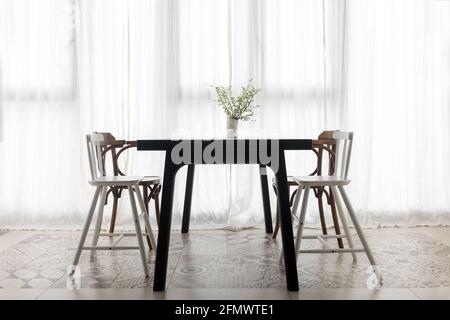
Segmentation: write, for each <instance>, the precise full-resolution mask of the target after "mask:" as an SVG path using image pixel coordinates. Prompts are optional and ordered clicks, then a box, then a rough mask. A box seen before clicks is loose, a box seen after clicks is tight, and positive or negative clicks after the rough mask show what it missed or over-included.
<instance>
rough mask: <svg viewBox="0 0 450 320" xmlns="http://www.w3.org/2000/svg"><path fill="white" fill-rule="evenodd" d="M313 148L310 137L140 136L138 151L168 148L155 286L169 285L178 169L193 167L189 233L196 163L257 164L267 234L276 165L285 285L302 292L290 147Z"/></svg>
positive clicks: (185, 227)
mask: <svg viewBox="0 0 450 320" xmlns="http://www.w3.org/2000/svg"><path fill="white" fill-rule="evenodd" d="M311 149H312V140H311V139H207V140H205V139H201V140H200V139H177V140H169V139H149V140H137V150H139V151H165V162H164V176H163V189H162V203H161V217H160V225H159V233H158V243H157V248H156V263H155V274H154V283H153V290H154V291H164V290H165V287H166V275H167V262H168V254H169V244H170V231H171V223H172V208H173V197H174V187H175V178H176V174H177V172H178V170H179V169H180V168H182V167H184V166H188V172H187V179H186V189H185V199H184V208H183V220H182V232H183V233H187V232H189V220H190V211H191V202H192V189H193V183H194V172H195V166H196V165H205V164H214V165H217V164H257V165H259V169H260V181H261V194H262V202H263V209H264V219H265V228H266V232H267V233H272V216H271V209H270V199H269V186H268V181H267V171H266V170H267V168H271V169H272V171H273V172H274V174H275V181H276V184H277V192H278V197H277V199H278V207H279V210H280V222H281V237H282V245H283V256H284V267H285V274H286V284H287V289H288V290H289V291H298V274H297V261H296V254H295V246H294V237H293V230H292V220H291V209H290V205H289V188H288V183H287V175H286V161H285V151H290V150H311Z"/></svg>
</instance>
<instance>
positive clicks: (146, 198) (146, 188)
mask: <svg viewBox="0 0 450 320" xmlns="http://www.w3.org/2000/svg"><path fill="white" fill-rule="evenodd" d="M137 190H139V188H137ZM142 194H143V198H144V200H143V201H144V208H145V212H146V214H147V217H149V216H150V211H149V209H148V202H149V197H148V186H147V185H146V184H143V185H142ZM141 198H142V197H141ZM138 199H139V198H138ZM138 202H139V206H140V207H141V210H143V209H142V203H141V201H138ZM145 231H146V233H147V231H148V230H147V227H145ZM145 239H146V240H147V245H148V247H149V248H150V250H152V249H153V246H152V242H151V241H150V237H149V236H148V235H147V236H146V237H145Z"/></svg>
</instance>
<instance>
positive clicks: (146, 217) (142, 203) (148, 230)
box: [135, 187, 156, 249]
mask: <svg viewBox="0 0 450 320" xmlns="http://www.w3.org/2000/svg"><path fill="white" fill-rule="evenodd" d="M135 191H136V196H137V198H138V202H139V207H140V209H141V211H143V212H144V213H145V214H144V224H145V231H146V233H147V239H148V241H149V242H150V248H155V249H156V241H155V237H154V235H153V231H152V227H151V225H150V220H149V215H148V212H147V208H146V207H145V201H144V199H143V198H142V195H141V191H140V190H139V187H136V188H135Z"/></svg>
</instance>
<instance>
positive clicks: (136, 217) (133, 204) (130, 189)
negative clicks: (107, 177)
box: [128, 186, 149, 277]
mask: <svg viewBox="0 0 450 320" xmlns="http://www.w3.org/2000/svg"><path fill="white" fill-rule="evenodd" d="M136 188H139V186H136ZM128 194H129V197H130V203H131V211H133V220H134V227H135V229H136V237H137V240H138V245H139V251H140V253H141V260H142V266H143V267H144V274H145V276H146V277H148V276H149V271H148V265H147V256H146V255H145V246H144V241H143V240H142V230H141V224H140V222H139V214H138V210H137V206H136V199H135V198H134V191H133V187H132V186H129V187H128Z"/></svg>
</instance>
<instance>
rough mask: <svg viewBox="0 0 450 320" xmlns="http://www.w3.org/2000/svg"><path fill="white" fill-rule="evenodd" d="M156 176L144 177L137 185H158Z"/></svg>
mask: <svg viewBox="0 0 450 320" xmlns="http://www.w3.org/2000/svg"><path fill="white" fill-rule="evenodd" d="M159 183H160V181H159V177H158V176H146V177H144V178H143V179H142V180H141V182H140V183H139V184H159Z"/></svg>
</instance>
